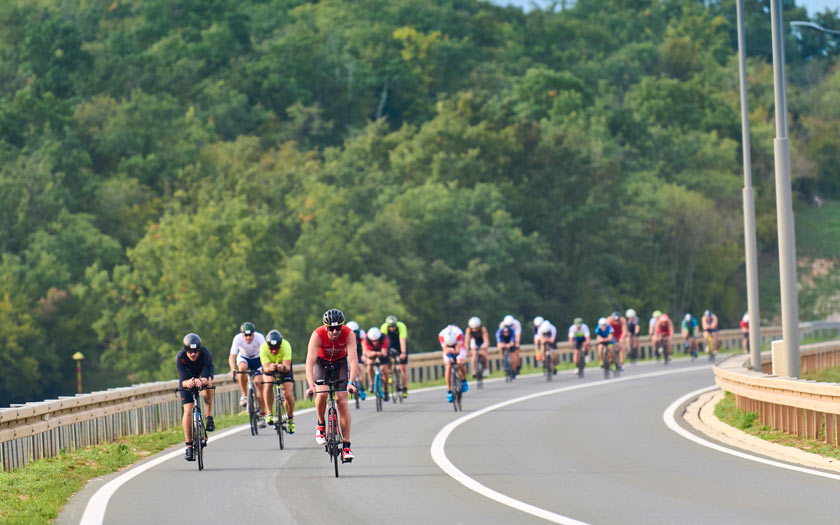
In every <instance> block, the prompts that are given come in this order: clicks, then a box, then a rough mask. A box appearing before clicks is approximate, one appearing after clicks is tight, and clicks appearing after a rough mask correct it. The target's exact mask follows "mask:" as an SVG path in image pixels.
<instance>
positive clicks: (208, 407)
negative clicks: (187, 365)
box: [202, 377, 216, 417]
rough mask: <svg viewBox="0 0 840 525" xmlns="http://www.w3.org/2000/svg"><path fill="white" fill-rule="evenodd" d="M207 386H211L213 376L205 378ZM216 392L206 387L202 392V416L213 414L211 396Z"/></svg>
mask: <svg viewBox="0 0 840 525" xmlns="http://www.w3.org/2000/svg"><path fill="white" fill-rule="evenodd" d="M207 386H213V378H212V377H211V378H209V379H207ZM215 393H216V391H215V390H212V389H207V390H205V391H203V392H202V394H204V417H210V416H212V415H213V397H214V394H215Z"/></svg>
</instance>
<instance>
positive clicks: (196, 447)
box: [175, 385, 216, 471]
mask: <svg viewBox="0 0 840 525" xmlns="http://www.w3.org/2000/svg"><path fill="white" fill-rule="evenodd" d="M215 389H216V387H215V386H209V387H208V386H203V385H202V386H200V387H192V388H176V389H175V391H176V392H192V395H193V399H194V400H195V403H194V404H193V409H192V443H191V444H190V448H192V451H193V458H194V459H195V461H196V463H198V470H199V471H202V470H204V447H206V446H207V431H205V430H204V419H203V418H202V416H201V400H200V399H199V398H200V397H201V396H200V395H199V392H201V391H202V390H215Z"/></svg>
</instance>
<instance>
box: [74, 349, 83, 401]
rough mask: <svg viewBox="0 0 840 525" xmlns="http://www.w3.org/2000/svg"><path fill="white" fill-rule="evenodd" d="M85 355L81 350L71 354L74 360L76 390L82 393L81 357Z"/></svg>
mask: <svg viewBox="0 0 840 525" xmlns="http://www.w3.org/2000/svg"><path fill="white" fill-rule="evenodd" d="M84 358H85V356H84V355H82V353H81V352H76V353H75V354H73V360H74V361H76V392H77V393H79V394H81V393H82V359H84Z"/></svg>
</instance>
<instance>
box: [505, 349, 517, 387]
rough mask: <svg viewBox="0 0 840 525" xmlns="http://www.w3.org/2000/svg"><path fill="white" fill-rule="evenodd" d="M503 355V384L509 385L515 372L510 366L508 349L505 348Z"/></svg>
mask: <svg viewBox="0 0 840 525" xmlns="http://www.w3.org/2000/svg"><path fill="white" fill-rule="evenodd" d="M504 353H505V361H504V367H505V383H510V382H512V381H513V379H514V378H515V377H516V371H515V370H514V369H513V367H512V366H511V365H510V349H509V348H506V349H505V350H504Z"/></svg>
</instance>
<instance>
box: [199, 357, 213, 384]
mask: <svg viewBox="0 0 840 525" xmlns="http://www.w3.org/2000/svg"><path fill="white" fill-rule="evenodd" d="M201 353H202V354H204V366H202V367H201V373H200V374H198V377H199V378H201V383H202V384H204V385H205V386H206V385H209V384H210V376H211V375H212V373H211V370H213V354H211V353H210V351H209V350H207V349H205V348H202V349H201Z"/></svg>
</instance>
